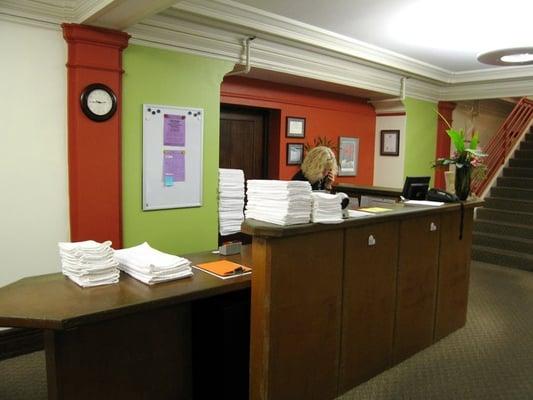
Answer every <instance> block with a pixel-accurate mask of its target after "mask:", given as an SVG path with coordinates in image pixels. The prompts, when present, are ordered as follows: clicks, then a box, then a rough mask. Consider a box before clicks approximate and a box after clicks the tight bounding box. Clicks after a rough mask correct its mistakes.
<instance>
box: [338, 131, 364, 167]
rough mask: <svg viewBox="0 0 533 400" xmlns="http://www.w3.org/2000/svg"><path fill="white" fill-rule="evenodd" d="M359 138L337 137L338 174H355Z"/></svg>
mask: <svg viewBox="0 0 533 400" xmlns="http://www.w3.org/2000/svg"><path fill="white" fill-rule="evenodd" d="M358 158H359V138H355V137H342V136H341V137H339V176H356V175H357V160H358Z"/></svg>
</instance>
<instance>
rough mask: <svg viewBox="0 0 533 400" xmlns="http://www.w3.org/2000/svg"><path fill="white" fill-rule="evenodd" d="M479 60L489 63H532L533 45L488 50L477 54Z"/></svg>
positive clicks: (507, 64)
mask: <svg viewBox="0 0 533 400" xmlns="http://www.w3.org/2000/svg"><path fill="white" fill-rule="evenodd" d="M477 59H478V61H479V62H482V63H484V64H490V65H505V66H511V65H533V47H518V48H514V49H503V50H495V51H489V52H488V53H483V54H480V55H479V56H477Z"/></svg>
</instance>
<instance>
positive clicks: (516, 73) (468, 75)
mask: <svg viewBox="0 0 533 400" xmlns="http://www.w3.org/2000/svg"><path fill="white" fill-rule="evenodd" d="M531 77H533V66H522V67H503V68H502V67H496V68H489V69H480V70H476V71H464V72H456V73H454V74H453V78H452V79H451V80H450V83H453V84H460V83H473V82H487V81H505V80H509V79H528V78H531Z"/></svg>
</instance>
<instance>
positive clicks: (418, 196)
mask: <svg viewBox="0 0 533 400" xmlns="http://www.w3.org/2000/svg"><path fill="white" fill-rule="evenodd" d="M429 180H430V177H429V176H408V177H406V178H405V183H404V185H403V191H402V196H403V197H404V198H406V199H409V200H425V199H426V195H427V193H428V189H429Z"/></svg>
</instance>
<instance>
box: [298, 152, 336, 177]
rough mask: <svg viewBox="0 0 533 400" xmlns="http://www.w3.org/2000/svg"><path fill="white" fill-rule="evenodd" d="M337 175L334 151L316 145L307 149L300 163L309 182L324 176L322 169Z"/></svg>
mask: <svg viewBox="0 0 533 400" xmlns="http://www.w3.org/2000/svg"><path fill="white" fill-rule="evenodd" d="M325 169H326V170H330V171H331V173H332V174H333V176H336V175H337V171H338V169H337V159H336V158H335V153H333V151H332V150H331V149H330V148H329V147H326V146H317V147H315V148H313V149H311V150H310V151H309V153H307V155H306V156H305V159H304V162H303V163H302V172H303V174H304V176H305V177H306V178H307V179H308V180H309V182H311V184H313V183H315V182H317V181H319V180H320V179H322V178H323V177H324V170H325Z"/></svg>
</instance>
